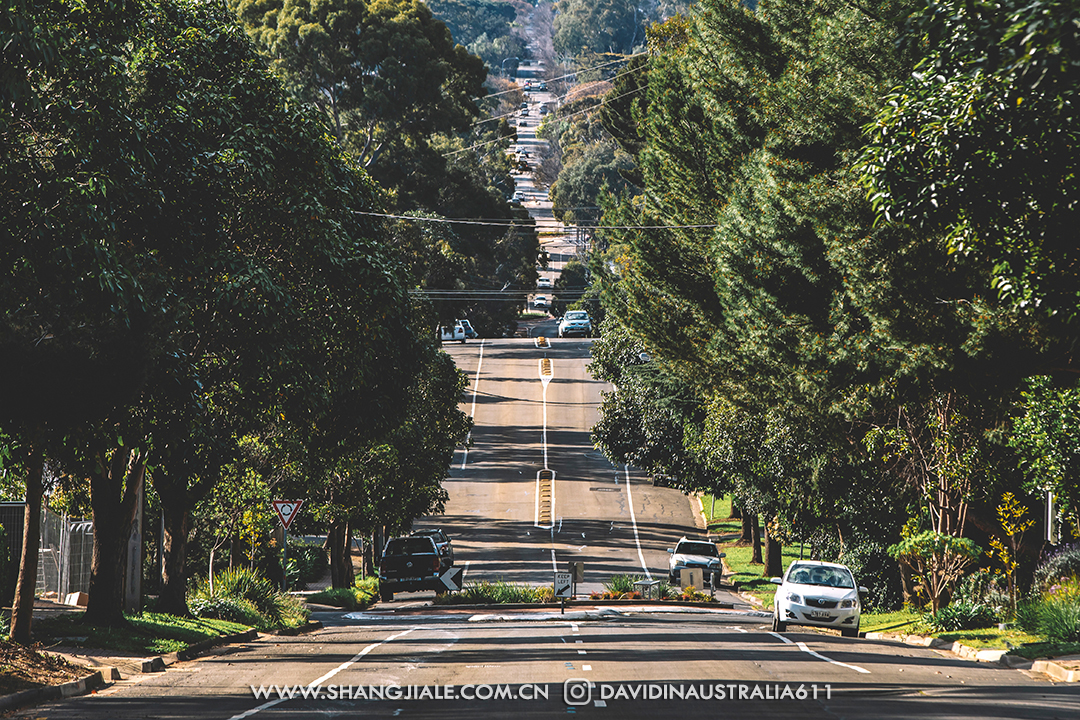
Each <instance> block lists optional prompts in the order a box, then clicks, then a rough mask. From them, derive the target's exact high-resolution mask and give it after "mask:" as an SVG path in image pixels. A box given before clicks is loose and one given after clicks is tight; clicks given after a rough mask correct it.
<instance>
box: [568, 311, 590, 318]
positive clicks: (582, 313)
mask: <svg viewBox="0 0 1080 720" xmlns="http://www.w3.org/2000/svg"><path fill="white" fill-rule="evenodd" d="M566 319H567V320H588V319H589V314H588V313H587V312H585V311H583V310H571V311H570V312H568V313H566Z"/></svg>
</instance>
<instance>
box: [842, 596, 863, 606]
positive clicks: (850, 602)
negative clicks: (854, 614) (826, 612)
mask: <svg viewBox="0 0 1080 720" xmlns="http://www.w3.org/2000/svg"><path fill="white" fill-rule="evenodd" d="M840 607H842V608H857V607H859V601H858V600H857V599H856V598H851V599H849V600H841V601H840Z"/></svg>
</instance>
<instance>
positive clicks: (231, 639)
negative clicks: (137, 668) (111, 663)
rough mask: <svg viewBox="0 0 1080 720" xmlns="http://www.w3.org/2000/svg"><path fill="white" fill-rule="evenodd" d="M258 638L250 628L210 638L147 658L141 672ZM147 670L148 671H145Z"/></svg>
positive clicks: (256, 632) (156, 670) (255, 631)
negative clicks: (214, 648) (219, 646)
mask: <svg viewBox="0 0 1080 720" xmlns="http://www.w3.org/2000/svg"><path fill="white" fill-rule="evenodd" d="M258 637H259V631H258V630H256V629H254V628H252V629H250V630H245V631H244V632H239V633H233V634H232V635H222V636H221V637H216V638H210V639H208V640H203V641H202V642H197V643H195V644H194V645H189V646H188V647H187V648H185V649H183V650H179V651H177V652H171V653H166V654H164V655H158V656H157V657H151V658H147V659H146V660H143V662H142V665H143V672H144V673H148V672H160V671H162V670H164V669H165V668H167V667H169V666H170V665H175V664H176V663H178V662H180V661H181V660H191V659H192V658H194V657H198V655H199V653H201V652H205V651H206V650H209V649H210V648H213V647H217V646H218V645H231V644H233V643H238V642H250V641H252V640H255V639H257V638H258ZM147 668H149V669H147Z"/></svg>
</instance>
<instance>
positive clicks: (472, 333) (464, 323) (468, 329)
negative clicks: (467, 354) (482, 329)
mask: <svg viewBox="0 0 1080 720" xmlns="http://www.w3.org/2000/svg"><path fill="white" fill-rule="evenodd" d="M458 322H459V323H461V327H463V328H465V337H467V338H468V339H469V340H474V339H476V338H478V337H480V334H479V333H477V332H476V330H474V329H473V326H472V323H471V322H469V321H468V320H465V319H462V320H458Z"/></svg>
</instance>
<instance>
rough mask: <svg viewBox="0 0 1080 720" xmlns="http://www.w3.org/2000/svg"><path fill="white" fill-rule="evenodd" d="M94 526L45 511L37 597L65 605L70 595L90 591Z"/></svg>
mask: <svg viewBox="0 0 1080 720" xmlns="http://www.w3.org/2000/svg"><path fill="white" fill-rule="evenodd" d="M93 552H94V524H93V523H92V522H91V521H89V520H79V519H72V518H68V517H67V516H65V515H57V514H56V513H54V512H53V511H51V510H49V509H48V508H44V509H42V511H41V547H40V550H39V555H38V577H37V594H38V595H39V596H43V597H54V598H56V599H57V600H58V601H60V602H63V601H64V598H65V597H67V595H68V594H70V593H74V592H89V590H90V562H91V558H92V557H93Z"/></svg>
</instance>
